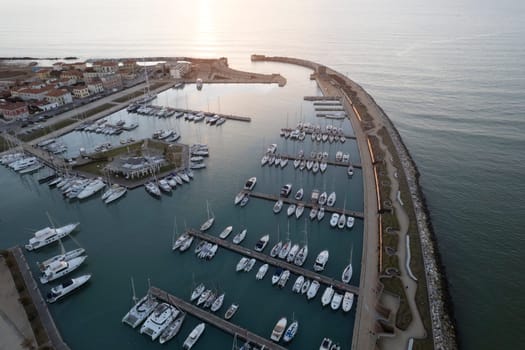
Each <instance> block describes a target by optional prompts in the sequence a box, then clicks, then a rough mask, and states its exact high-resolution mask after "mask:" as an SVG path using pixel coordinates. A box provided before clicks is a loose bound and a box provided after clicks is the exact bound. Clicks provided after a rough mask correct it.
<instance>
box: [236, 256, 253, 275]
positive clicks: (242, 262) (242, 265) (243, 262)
mask: <svg viewBox="0 0 525 350" xmlns="http://www.w3.org/2000/svg"><path fill="white" fill-rule="evenodd" d="M248 261H250V259H248V258H247V257H245V256H243V257H242V258H241V260H239V262H238V263H237V267H236V268H235V271H237V272H239V271H243V270H244V268H245V267H246V264H248Z"/></svg>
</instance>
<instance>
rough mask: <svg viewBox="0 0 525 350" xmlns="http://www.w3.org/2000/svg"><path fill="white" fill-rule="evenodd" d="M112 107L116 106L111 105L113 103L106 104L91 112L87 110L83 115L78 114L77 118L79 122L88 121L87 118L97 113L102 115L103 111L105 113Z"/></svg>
mask: <svg viewBox="0 0 525 350" xmlns="http://www.w3.org/2000/svg"><path fill="white" fill-rule="evenodd" d="M112 107H115V105H113V104H111V103H104V104H103V105H100V106H98V107H95V108H91V109H89V110H87V111H86V112H84V113H82V114H78V115H77V116H76V117H75V118H77V119H79V120H82V119H86V118H89V117H91V116H93V115H95V114H97V113H100V112H102V111H105V110H106V109H110V108H112Z"/></svg>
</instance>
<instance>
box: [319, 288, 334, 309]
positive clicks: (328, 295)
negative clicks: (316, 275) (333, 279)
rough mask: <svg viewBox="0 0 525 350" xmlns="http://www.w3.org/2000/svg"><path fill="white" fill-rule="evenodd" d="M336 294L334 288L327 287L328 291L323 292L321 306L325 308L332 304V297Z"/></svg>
mask: <svg viewBox="0 0 525 350" xmlns="http://www.w3.org/2000/svg"><path fill="white" fill-rule="evenodd" d="M334 293H335V291H334V288H333V287H332V286H328V287H326V289H325V290H324V292H323V296H322V297H321V304H322V305H323V306H326V305H328V304H330V302H331V301H332V297H333V296H334Z"/></svg>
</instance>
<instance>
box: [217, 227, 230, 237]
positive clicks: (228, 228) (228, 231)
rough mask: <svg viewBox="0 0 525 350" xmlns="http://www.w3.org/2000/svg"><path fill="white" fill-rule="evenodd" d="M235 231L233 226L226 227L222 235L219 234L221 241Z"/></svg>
mask: <svg viewBox="0 0 525 350" xmlns="http://www.w3.org/2000/svg"><path fill="white" fill-rule="evenodd" d="M232 231H233V226H228V227H226V228H225V229H224V230H223V231H222V232H221V233H220V234H219V238H221V239H226V238H227V237H228V236H229V235H230V233H231V232H232Z"/></svg>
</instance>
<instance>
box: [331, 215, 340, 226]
mask: <svg viewBox="0 0 525 350" xmlns="http://www.w3.org/2000/svg"><path fill="white" fill-rule="evenodd" d="M338 222H339V214H338V213H332V217H331V218H330V226H332V227H336V226H337V223H338Z"/></svg>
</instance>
